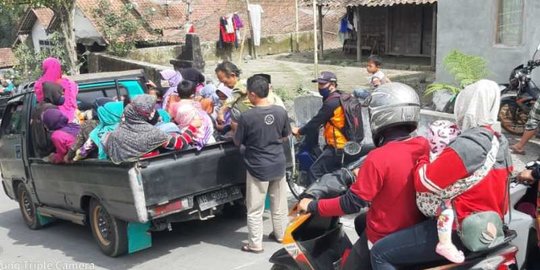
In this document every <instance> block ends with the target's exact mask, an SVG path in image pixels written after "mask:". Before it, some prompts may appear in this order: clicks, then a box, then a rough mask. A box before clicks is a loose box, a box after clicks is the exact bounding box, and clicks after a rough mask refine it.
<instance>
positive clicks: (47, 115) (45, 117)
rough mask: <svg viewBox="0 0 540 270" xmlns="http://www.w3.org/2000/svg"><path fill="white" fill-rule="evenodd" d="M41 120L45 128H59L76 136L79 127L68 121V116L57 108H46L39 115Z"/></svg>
mask: <svg viewBox="0 0 540 270" xmlns="http://www.w3.org/2000/svg"><path fill="white" fill-rule="evenodd" d="M41 120H42V121H43V124H44V125H45V127H47V129H49V130H60V131H63V132H65V133H67V134H70V135H72V136H73V137H77V134H79V130H80V129H81V127H80V126H79V125H77V124H75V123H69V120H68V118H67V117H66V116H65V115H64V114H63V113H62V112H61V111H60V110H58V109H48V110H46V111H45V112H44V113H43V114H42V115H41Z"/></svg>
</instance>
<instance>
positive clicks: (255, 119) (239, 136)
mask: <svg viewBox="0 0 540 270" xmlns="http://www.w3.org/2000/svg"><path fill="white" fill-rule="evenodd" d="M288 119H289V118H288V116H287V112H286V111H285V109H283V108H282V107H279V106H275V105H271V106H261V107H255V108H253V109H250V110H247V111H246V112H244V113H242V115H241V116H240V118H239V120H238V128H237V130H236V135H235V141H236V142H237V143H240V144H243V145H244V146H245V147H246V151H245V153H244V162H245V163H246V167H247V169H248V171H249V173H250V174H251V175H253V176H254V177H255V178H257V179H259V180H262V181H272V180H279V179H281V178H283V177H284V176H285V163H286V160H285V153H284V152H283V140H282V138H284V137H287V136H289V134H290V133H291V131H290V126H289V120H288Z"/></svg>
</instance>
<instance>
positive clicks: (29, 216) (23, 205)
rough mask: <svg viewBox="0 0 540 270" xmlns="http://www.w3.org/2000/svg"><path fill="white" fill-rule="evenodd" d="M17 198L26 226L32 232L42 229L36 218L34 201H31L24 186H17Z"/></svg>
mask: <svg viewBox="0 0 540 270" xmlns="http://www.w3.org/2000/svg"><path fill="white" fill-rule="evenodd" d="M17 198H18V200H19V208H20V209H21V214H22V217H23V220H24V223H26V226H28V228H30V229H32V230H37V229H40V228H41V227H43V225H42V224H41V222H40V221H39V218H38V214H37V207H36V204H35V203H34V201H32V197H31V196H30V193H29V192H28V190H27V189H26V187H25V186H24V184H19V185H18V187H17Z"/></svg>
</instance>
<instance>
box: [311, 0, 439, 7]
mask: <svg viewBox="0 0 540 270" xmlns="http://www.w3.org/2000/svg"><path fill="white" fill-rule="evenodd" d="M304 2H305V3H307V4H311V3H313V1H312V0H304ZM317 2H318V4H319V5H323V6H331V7H356V6H364V7H376V6H393V5H403V4H409V5H422V4H433V3H435V2H437V0H317Z"/></svg>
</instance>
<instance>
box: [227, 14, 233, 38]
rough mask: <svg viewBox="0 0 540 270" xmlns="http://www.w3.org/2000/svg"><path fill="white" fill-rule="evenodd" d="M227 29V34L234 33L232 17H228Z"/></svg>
mask: <svg viewBox="0 0 540 270" xmlns="http://www.w3.org/2000/svg"><path fill="white" fill-rule="evenodd" d="M225 29H226V30H227V34H232V33H234V31H235V28H234V22H233V19H232V16H227V25H225Z"/></svg>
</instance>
